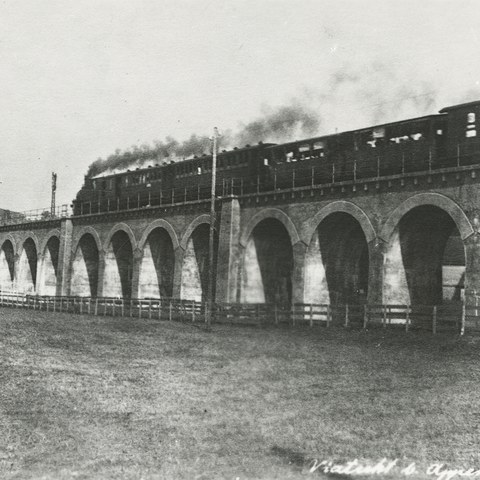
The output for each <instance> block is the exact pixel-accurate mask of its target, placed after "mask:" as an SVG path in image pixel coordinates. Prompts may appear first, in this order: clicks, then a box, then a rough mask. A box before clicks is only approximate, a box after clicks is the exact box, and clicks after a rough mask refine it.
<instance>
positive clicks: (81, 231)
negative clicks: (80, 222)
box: [72, 226, 103, 257]
mask: <svg viewBox="0 0 480 480" xmlns="http://www.w3.org/2000/svg"><path fill="white" fill-rule="evenodd" d="M86 233H89V234H90V235H91V236H92V237H93V239H94V240H95V243H96V244H97V249H98V251H99V252H102V251H103V245H102V241H101V240H100V235H99V234H98V232H97V231H96V230H95V229H94V228H93V227H90V226H85V227H82V228H80V229H79V230H78V231H77V232H76V235H75V240H74V241H73V242H72V257H73V256H75V252H76V251H77V249H78V245H79V244H80V241H81V239H82V237H83V236H84V235H85V234H86Z"/></svg>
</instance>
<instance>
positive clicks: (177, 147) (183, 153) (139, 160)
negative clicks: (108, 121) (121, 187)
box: [87, 135, 210, 177]
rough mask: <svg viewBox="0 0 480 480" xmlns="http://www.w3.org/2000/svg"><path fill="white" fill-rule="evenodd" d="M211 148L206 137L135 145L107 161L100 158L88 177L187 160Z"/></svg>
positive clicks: (167, 139)
mask: <svg viewBox="0 0 480 480" xmlns="http://www.w3.org/2000/svg"><path fill="white" fill-rule="evenodd" d="M209 148H210V140H209V138H208V137H206V136H199V135H191V136H190V138H189V139H188V140H185V141H183V142H179V141H177V140H175V139H174V138H172V137H167V138H166V139H165V140H164V141H163V142H162V141H155V142H154V145H153V146H149V145H142V146H141V147H138V146H136V145H133V146H132V147H131V149H130V150H126V151H124V152H122V151H121V150H116V151H115V153H114V154H113V155H110V156H109V157H107V158H106V159H105V160H104V159H101V158H99V159H98V160H96V161H95V162H93V163H92V164H91V165H90V167H88V172H87V176H89V177H92V176H95V175H99V174H100V173H102V172H105V171H107V170H112V171H113V170H121V169H127V168H129V167H132V168H136V167H141V166H142V165H144V164H145V163H147V162H149V163H152V162H153V163H158V164H161V163H163V162H164V161H168V160H169V159H170V158H173V159H175V160H177V159H178V158H180V159H182V158H186V157H189V156H192V155H201V154H202V153H206V152H207V151H208V149H209Z"/></svg>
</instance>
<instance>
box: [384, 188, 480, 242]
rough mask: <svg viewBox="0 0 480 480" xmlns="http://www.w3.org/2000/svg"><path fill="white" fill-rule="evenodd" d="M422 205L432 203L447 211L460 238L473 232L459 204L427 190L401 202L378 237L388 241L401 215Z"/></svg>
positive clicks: (463, 238) (464, 237)
mask: <svg viewBox="0 0 480 480" xmlns="http://www.w3.org/2000/svg"><path fill="white" fill-rule="evenodd" d="M424 205H432V206H434V207H438V208H440V209H441V210H444V211H445V212H446V213H448V214H449V215H450V217H451V218H452V220H453V221H454V222H455V224H456V226H457V229H458V231H459V233H460V237H461V239H462V240H465V239H466V238H468V237H469V236H470V235H472V234H473V233H474V230H473V227H472V224H471V223H470V220H469V219H468V217H467V215H466V214H465V212H464V211H463V210H462V208H461V207H460V205H458V204H457V203H456V202H454V201H453V200H452V199H451V198H449V197H447V196H445V195H442V194H441V193H433V192H429V193H418V194H416V195H413V196H411V197H410V198H408V199H407V200H405V201H404V202H403V203H401V204H400V205H399V206H398V207H397V208H396V209H395V210H394V211H393V212H392V213H391V214H390V215H389V217H388V219H387V220H386V222H385V223H384V225H383V227H382V229H381V231H380V238H382V239H383V240H384V241H385V242H388V241H389V240H390V238H391V236H392V234H393V232H394V231H395V228H396V227H397V226H398V224H399V222H400V220H401V219H402V218H403V216H404V215H405V214H406V213H407V212H409V211H410V210H412V209H413V208H415V207H421V206H424Z"/></svg>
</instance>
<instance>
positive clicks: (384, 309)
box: [383, 305, 387, 328]
mask: <svg viewBox="0 0 480 480" xmlns="http://www.w3.org/2000/svg"><path fill="white" fill-rule="evenodd" d="M383 328H387V306H386V305H384V306H383Z"/></svg>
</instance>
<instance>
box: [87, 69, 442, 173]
mask: <svg viewBox="0 0 480 480" xmlns="http://www.w3.org/2000/svg"><path fill="white" fill-rule="evenodd" d="M438 108H439V106H438V105H436V91H435V89H434V87H433V86H432V85H431V84H427V83H425V82H418V81H415V80H411V81H410V80H409V78H408V75H407V73H406V72H403V71H402V72H397V71H396V70H395V67H394V66H391V65H386V64H384V63H381V62H373V63H372V64H370V65H358V66H354V65H344V66H342V67H341V68H339V69H338V70H337V71H335V72H333V73H332V74H331V75H330V76H329V78H328V79H327V81H326V82H325V83H324V84H323V87H322V88H321V90H320V91H312V90H310V91H308V90H306V91H305V92H304V93H303V94H302V95H300V96H299V97H297V98H293V99H291V100H290V102H289V103H287V104H286V105H283V106H279V107H276V108H274V107H270V106H266V105H265V106H263V107H262V109H261V115H260V116H259V117H258V118H256V119H254V120H253V121H251V122H249V123H246V124H240V125H239V126H238V127H237V128H236V129H235V130H233V131H232V130H227V131H223V132H222V136H221V138H220V139H219V147H220V149H222V148H223V149H228V148H233V147H235V146H238V147H243V146H245V145H247V144H250V145H254V144H257V143H258V142H274V143H283V142H288V141H292V140H301V139H302V138H307V137H313V136H317V135H327V134H331V133H334V132H335V131H347V130H353V129H357V128H363V127H368V126H370V125H376V124H381V123H387V122H393V121H398V120H404V119H407V118H412V117H416V116H421V115H426V114H431V113H434V112H435V109H438ZM211 148H212V145H211V141H210V139H209V137H208V136H206V135H196V134H193V135H191V136H190V138H188V139H187V140H185V141H178V140H176V139H174V138H172V137H166V138H165V140H163V141H155V142H154V143H153V145H142V146H140V147H138V146H132V147H131V148H130V149H129V150H125V151H120V150H117V151H116V152H115V153H114V154H113V155H110V156H109V157H108V158H106V159H101V158H99V159H98V160H96V161H95V162H93V163H92V164H91V165H90V167H89V169H88V173H87V175H88V176H95V175H99V174H101V173H114V172H119V171H124V170H126V169H128V168H130V169H134V168H137V167H142V166H146V165H147V164H148V165H152V164H162V163H165V162H169V161H172V160H173V161H181V160H183V159H185V158H189V157H192V156H193V155H202V154H209V153H211Z"/></svg>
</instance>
